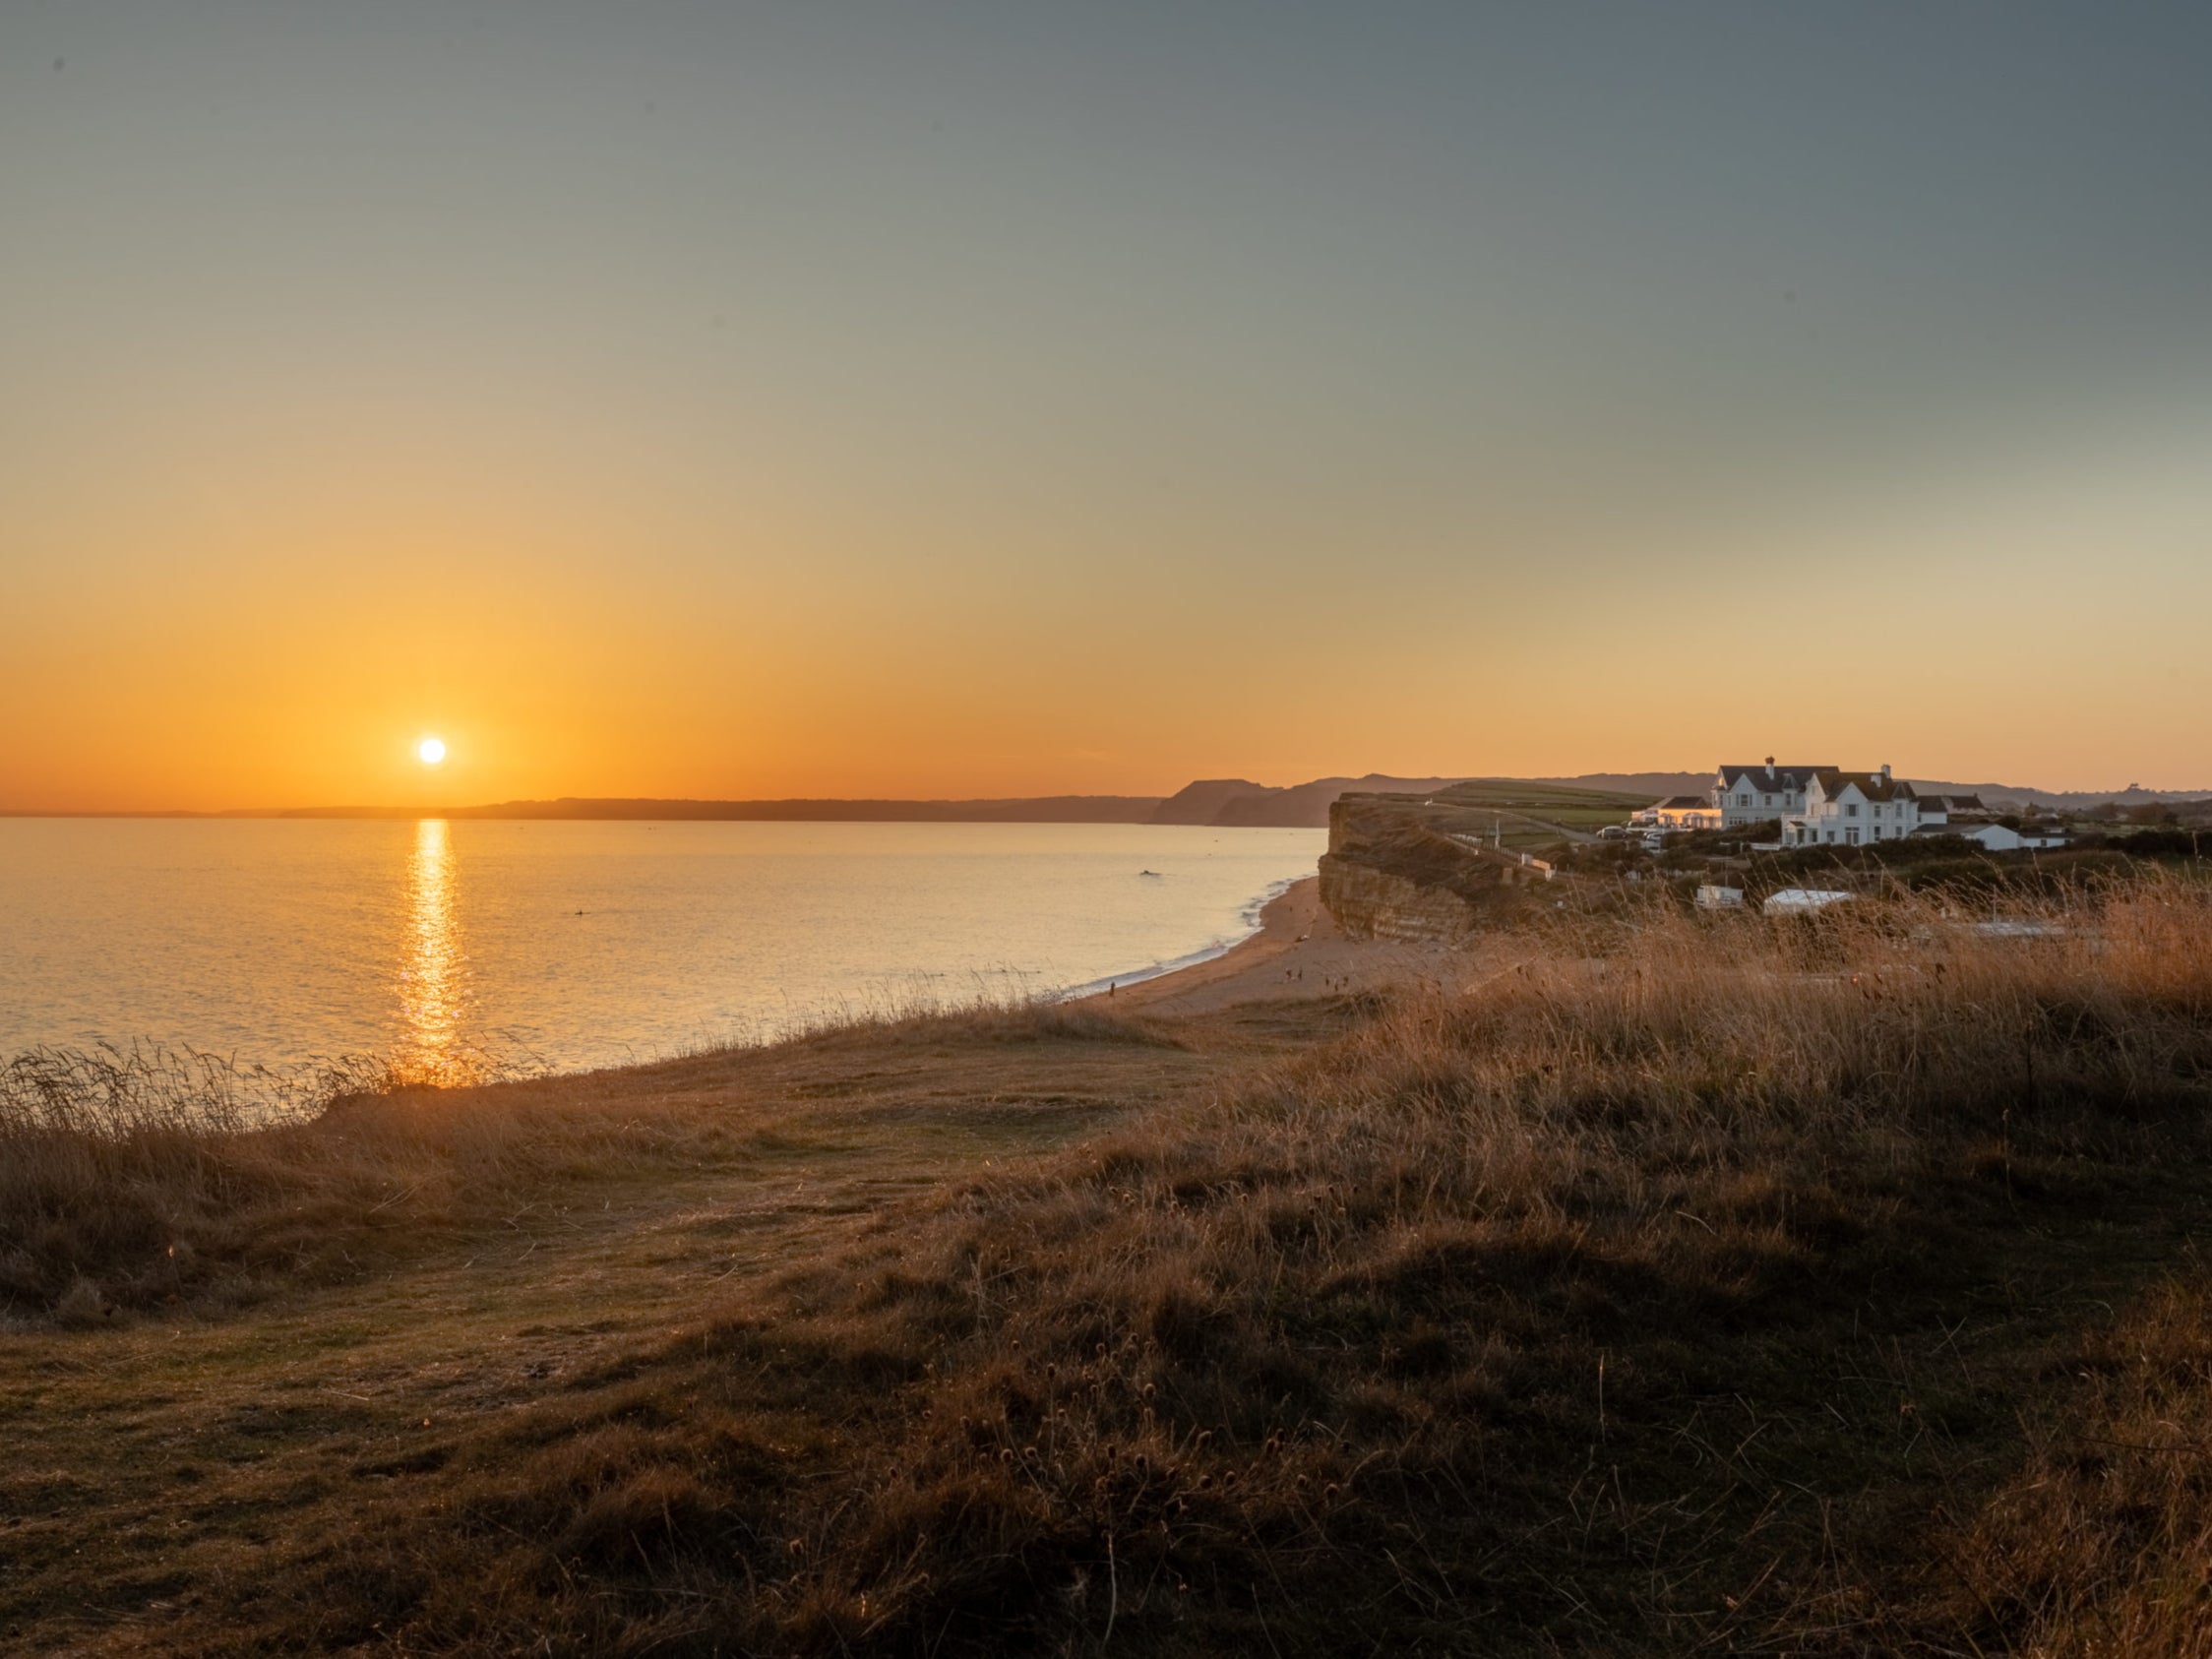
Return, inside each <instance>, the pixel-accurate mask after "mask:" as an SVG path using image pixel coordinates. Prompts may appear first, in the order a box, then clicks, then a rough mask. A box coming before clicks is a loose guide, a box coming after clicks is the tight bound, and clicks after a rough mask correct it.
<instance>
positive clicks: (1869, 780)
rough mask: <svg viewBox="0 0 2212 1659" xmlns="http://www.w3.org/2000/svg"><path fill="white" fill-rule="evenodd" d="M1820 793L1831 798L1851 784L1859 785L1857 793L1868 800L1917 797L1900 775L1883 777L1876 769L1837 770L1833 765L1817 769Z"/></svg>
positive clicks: (1896, 799) (1915, 798) (1899, 799)
mask: <svg viewBox="0 0 2212 1659" xmlns="http://www.w3.org/2000/svg"><path fill="white" fill-rule="evenodd" d="M1819 778H1820V793H1821V794H1823V795H1825V796H1827V797H1828V798H1829V799H1830V800H1833V799H1834V798H1835V797H1836V796H1838V795H1840V794H1842V793H1843V791H1844V789H1845V788H1846V787H1847V786H1848V785H1851V784H1854V783H1855V784H1857V785H1858V786H1859V793H1860V794H1862V795H1864V796H1866V797H1867V799H1868V800H1870V801H1911V800H1917V799H1918V798H1919V797H1918V796H1916V795H1915V794H1914V793H1913V786H1912V785H1911V784H1909V783H1907V782H1906V781H1905V780H1904V779H1903V778H1901V777H1884V776H1882V775H1881V773H1880V772H1878V771H1838V770H1836V769H1835V768H1833V767H1822V768H1820V771H1819Z"/></svg>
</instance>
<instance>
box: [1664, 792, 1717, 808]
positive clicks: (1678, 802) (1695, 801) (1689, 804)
mask: <svg viewBox="0 0 2212 1659" xmlns="http://www.w3.org/2000/svg"><path fill="white" fill-rule="evenodd" d="M1712 806H1713V803H1712V802H1711V801H1708V800H1707V799H1706V798H1705V797H1704V796H1702V795H1669V796H1668V797H1667V798H1666V799H1665V800H1663V801H1660V802H1658V803H1657V810H1658V811H1660V812H1689V811H1690V810H1691V809H1692V808H1695V809H1697V810H1699V811H1704V812H1710V811H1711V810H1712Z"/></svg>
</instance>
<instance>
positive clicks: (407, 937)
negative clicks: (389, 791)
mask: <svg viewBox="0 0 2212 1659" xmlns="http://www.w3.org/2000/svg"><path fill="white" fill-rule="evenodd" d="M458 885H459V884H458V882H457V880H456V872H455V868H454V852H453V839H452V835H451V832H450V830H448V827H447V824H446V821H445V820H444V819H442V818H426V819H423V820H421V821H420V822H419V823H417V824H416V825H415V838H414V851H413V853H412V854H411V855H410V857H409V858H408V860H407V885H406V917H405V926H404V928H403V929H402V930H401V933H400V943H399V1014H400V1021H401V1030H400V1040H399V1070H400V1072H401V1073H402V1074H403V1075H406V1076H407V1077H408V1078H409V1079H410V1080H411V1081H416V1082H426V1083H460V1082H466V1081H468V1080H469V1078H470V1077H471V1076H472V1075H474V1073H475V1072H476V1070H477V1068H476V1066H475V1065H474V1063H473V1056H472V1055H471V1053H470V1052H469V1051H468V1049H467V1048H466V1046H465V1045H464V1044H463V1042H462V1040H461V1029H462V1022H463V1020H464V1019H465V1017H466V1014H467V1008H468V957H467V956H466V954H465V953H463V952H462V950H461V922H460V918H459V915H458V909H459V906H458V903H457V898H458V894H457V891H456V889H457V887H458Z"/></svg>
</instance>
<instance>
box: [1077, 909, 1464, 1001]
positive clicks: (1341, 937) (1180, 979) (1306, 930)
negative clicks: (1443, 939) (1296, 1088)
mask: <svg viewBox="0 0 2212 1659" xmlns="http://www.w3.org/2000/svg"><path fill="white" fill-rule="evenodd" d="M1458 956H1459V952H1453V951H1451V950H1450V949H1448V948H1446V947H1443V946H1434V945H1427V946H1424V945H1397V944H1390V943H1387V942H1383V941H1379V940H1366V939H1352V938H1348V937H1347V936H1346V935H1345V934H1344V932H1343V930H1342V929H1341V928H1339V927H1338V926H1337V925H1336V920H1335V918H1334V917H1332V916H1331V915H1329V913H1328V912H1327V910H1325V909H1323V908H1322V906H1321V880H1320V878H1319V877H1315V876H1308V877H1307V878H1306V879H1305V880H1303V881H1301V882H1297V883H1294V884H1293V885H1292V886H1291V887H1290V888H1288V889H1287V890H1285V891H1283V892H1282V893H1280V894H1279V895H1278V896H1276V897H1275V898H1273V899H1271V900H1270V901H1269V902H1268V903H1267V905H1266V907H1265V908H1264V909H1262V910H1261V911H1260V931H1259V932H1258V933H1256V934H1254V935H1253V936H1252V937H1251V938H1250V939H1247V940H1244V941H1242V942H1240V943H1239V944H1237V945H1235V946H1233V947H1232V948H1231V949H1230V950H1228V951H1227V952H1223V953H1222V954H1221V955H1218V956H1215V957H1213V958H1211V959H1210V960H1207V961H1203V962H1195V963H1193V964H1192V965H1191V966H1189V967H1186V968H1178V969H1176V970H1175V971H1174V972H1173V973H1164V974H1161V975H1159V976H1158V977H1157V978H1154V979H1144V980H1139V981H1138V982H1137V983H1136V984H1134V985H1122V986H1117V987H1115V988H1113V989H1112V990H1108V991H1100V992H1096V993H1094V994H1092V995H1091V996H1089V997H1085V998H1083V999H1081V1001H1083V1002H1085V1003H1090V1004H1096V1005H1099V1006H1102V1007H1111V1008H1113V1009H1114V1010H1116V1011H1117V1012H1121V1011H1127V1012H1132V1013H1135V1012H1142V1013H1144V1014H1168V1015H1178V1014H1216V1013H1219V1012H1220V1011H1221V1010H1223V1009H1226V1008H1230V1007H1233V1006H1235V1005H1236V1004H1239V1003H1251V1002H1269V1001H1285V1000H1296V999H1301V998H1308V997H1325V996H1333V995H1335V994H1337V993H1339V992H1344V991H1364V990H1370V989H1373V988H1374V987H1376V986H1379V985H1384V984H1390V983H1395V982H1399V981H1403V980H1407V979H1435V978H1439V977H1441V976H1444V975H1445V974H1446V973H1447V972H1448V970H1449V968H1450V966H1451V964H1452V963H1453V962H1454V961H1455V960H1456V959H1457V958H1458Z"/></svg>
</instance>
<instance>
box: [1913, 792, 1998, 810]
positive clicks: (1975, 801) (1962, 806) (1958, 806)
mask: <svg viewBox="0 0 2212 1659" xmlns="http://www.w3.org/2000/svg"><path fill="white" fill-rule="evenodd" d="M1920 806H1921V810H1922V811H1923V812H1930V811H1933V812H1988V811H1989V810H1990V809H1989V808H1988V807H1985V806H1984V805H1982V797H1981V796H1979V795H1923V796H1921V798H1920Z"/></svg>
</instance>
